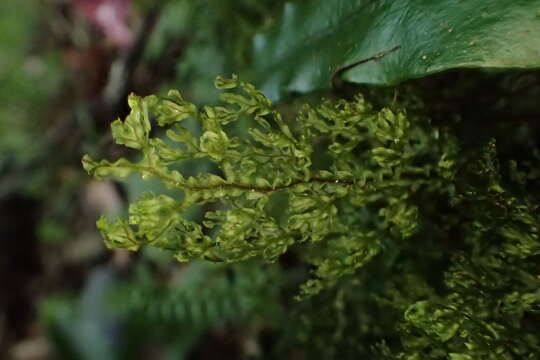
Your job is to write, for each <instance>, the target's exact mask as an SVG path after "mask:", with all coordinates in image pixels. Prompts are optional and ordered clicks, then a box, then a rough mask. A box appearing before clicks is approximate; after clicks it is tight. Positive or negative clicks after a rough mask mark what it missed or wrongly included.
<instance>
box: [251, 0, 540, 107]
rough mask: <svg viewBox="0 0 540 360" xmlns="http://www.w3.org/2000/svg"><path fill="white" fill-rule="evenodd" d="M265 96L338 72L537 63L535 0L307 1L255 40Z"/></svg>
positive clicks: (388, 76)
mask: <svg viewBox="0 0 540 360" xmlns="http://www.w3.org/2000/svg"><path fill="white" fill-rule="evenodd" d="M254 52H255V53H254V59H255V60H254V66H255V71H256V72H257V74H258V75H257V77H258V79H257V80H258V81H257V83H258V86H260V87H262V88H263V90H264V91H265V93H266V94H267V95H269V96H270V97H271V98H279V97H280V96H281V95H282V94H283V93H286V92H290V91H298V92H306V91H311V90H316V89H324V88H328V87H329V86H331V84H332V81H336V80H337V78H338V77H340V78H342V79H344V80H347V81H351V82H355V83H363V84H373V85H394V84H397V83H399V82H401V81H404V80H407V79H411V78H418V77H422V76H426V75H429V74H433V73H436V72H440V71H444V70H448V69H453V68H483V69H510V68H512V69H531V68H539V67H540V0H489V1H486V0H306V1H303V2H296V3H288V4H287V5H286V6H285V8H284V12H283V15H282V18H281V21H280V22H279V23H278V24H276V26H275V27H274V28H273V29H272V30H271V32H269V33H265V34H259V35H257V36H256V37H255V39H254Z"/></svg>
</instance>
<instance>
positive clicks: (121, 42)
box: [71, 0, 133, 48]
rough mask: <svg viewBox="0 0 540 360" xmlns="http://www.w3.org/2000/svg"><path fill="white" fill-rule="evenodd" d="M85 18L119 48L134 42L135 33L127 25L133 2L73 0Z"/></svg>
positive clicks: (123, 0)
mask: <svg viewBox="0 0 540 360" xmlns="http://www.w3.org/2000/svg"><path fill="white" fill-rule="evenodd" d="M71 2H72V3H73V5H74V6H75V8H77V9H78V10H79V11H80V12H81V13H82V14H83V15H84V16H85V17H87V18H88V19H89V20H90V21H92V23H94V24H95V25H96V26H97V27H98V28H100V29H101V31H103V33H104V34H105V36H106V37H107V38H108V39H110V40H111V41H112V42H113V43H115V44H116V45H118V46H119V47H122V48H126V47H129V46H130V45H131V43H132V42H133V31H132V30H131V29H130V27H129V26H128V24H127V18H128V15H129V12H130V8H131V0H71Z"/></svg>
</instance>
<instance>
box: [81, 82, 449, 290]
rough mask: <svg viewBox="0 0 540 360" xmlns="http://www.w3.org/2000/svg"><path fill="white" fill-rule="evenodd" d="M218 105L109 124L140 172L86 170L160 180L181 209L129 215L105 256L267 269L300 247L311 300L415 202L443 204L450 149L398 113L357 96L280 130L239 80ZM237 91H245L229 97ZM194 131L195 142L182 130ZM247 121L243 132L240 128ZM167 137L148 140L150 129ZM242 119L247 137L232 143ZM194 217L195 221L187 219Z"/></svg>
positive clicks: (137, 104) (411, 214) (177, 105)
mask: <svg viewBox="0 0 540 360" xmlns="http://www.w3.org/2000/svg"><path fill="white" fill-rule="evenodd" d="M216 87H218V88H219V89H224V90H227V91H226V92H224V93H222V95H221V97H220V99H221V101H222V102H223V103H224V105H223V106H214V107H204V108H203V109H199V108H197V106H195V105H194V104H191V103H189V102H187V101H185V100H184V99H183V98H182V96H181V95H180V94H179V93H178V92H177V91H171V92H169V94H168V96H166V97H157V96H149V97H145V98H140V97H137V96H135V95H131V96H130V97H129V100H128V102H129V106H130V107H131V114H130V115H129V116H128V117H127V118H126V120H125V121H121V120H116V121H115V122H113V123H112V132H113V136H114V139H115V140H116V142H117V143H118V144H122V145H125V146H127V147H130V148H133V149H137V150H139V151H140V153H141V154H142V157H141V158H140V160H138V161H136V162H132V161H129V160H126V159H120V160H117V161H115V162H109V161H107V160H102V161H95V160H93V159H92V158H90V157H89V156H85V157H84V158H83V165H84V168H85V169H86V170H87V171H88V172H89V173H90V174H92V175H94V176H96V177H98V178H103V177H117V178H118V177H120V178H121V177H126V176H128V175H129V174H131V173H133V172H135V173H139V174H140V175H141V176H142V178H144V179H146V178H158V179H160V180H161V181H162V182H163V183H164V184H165V185H166V186H167V187H168V188H172V189H180V190H181V191H182V192H183V194H184V197H183V198H177V199H175V198H172V197H170V196H166V195H155V194H150V193H149V194H146V195H145V196H143V197H142V198H141V199H140V200H138V201H137V202H135V203H133V204H131V206H130V208H129V217H128V218H127V219H117V220H115V221H113V222H110V221H109V220H107V219H105V218H103V217H102V218H101V219H99V221H98V223H97V225H98V227H99V229H100V230H101V232H102V234H103V236H104V238H105V240H106V243H107V245H108V246H109V247H116V248H124V249H128V250H137V249H139V248H140V247H141V246H146V245H151V246H155V247H159V248H162V249H166V250H169V251H171V252H172V253H174V255H175V257H176V258H177V259H178V260H179V261H188V260H192V259H207V260H211V261H219V262H235V261H241V260H245V259H248V258H254V257H255V258H263V259H265V260H266V261H268V262H273V261H275V260H276V259H277V258H278V257H279V256H280V255H282V254H283V253H285V252H286V251H287V249H288V248H289V247H291V246H302V249H303V250H302V254H303V255H304V257H305V258H306V260H307V261H308V262H309V263H311V264H313V265H315V269H316V270H315V274H314V275H315V276H314V278H313V279H312V280H310V281H309V282H308V283H307V284H305V285H304V287H303V292H304V293H305V294H313V293H317V292H318V291H319V290H320V289H321V288H322V287H324V286H327V285H332V284H334V283H335V282H336V280H337V279H339V278H340V277H342V276H343V275H346V274H351V273H354V272H355V270H356V269H358V268H359V267H361V266H363V265H364V264H366V263H367V262H369V261H370V259H372V258H373V257H374V256H376V255H377V254H379V253H380V252H381V251H383V250H384V248H385V247H386V246H388V244H389V243H392V242H395V241H406V240H405V239H407V238H409V237H410V236H411V235H412V234H414V233H415V231H416V229H417V228H418V225H419V221H420V219H421V216H420V215H419V213H418V207H417V204H416V203H415V197H416V196H417V194H418V193H425V192H427V193H429V192H436V193H451V192H452V191H453V184H452V178H453V176H454V163H455V153H456V146H455V144H454V142H453V140H452V139H451V138H450V137H448V136H446V135H445V134H444V133H440V132H439V131H438V130H437V129H436V128H433V127H430V126H429V124H428V123H427V121H426V120H422V119H414V121H413V120H411V119H410V118H409V117H408V116H407V114H406V113H405V112H393V111H391V110H390V109H382V110H381V111H374V109H373V108H372V107H371V106H370V105H369V104H368V103H366V102H365V101H364V99H363V98H362V97H361V96H357V97H356V98H355V99H354V100H353V101H350V102H347V101H344V100H341V101H338V102H337V103H331V102H329V101H325V102H324V103H323V104H322V105H321V106H320V107H318V108H316V109H313V108H311V107H308V106H305V107H304V108H303V109H302V110H301V111H300V113H299V114H298V116H297V118H296V119H295V120H294V121H289V122H287V121H285V120H284V119H283V118H282V116H281V115H280V113H279V112H277V111H276V110H275V109H274V108H273V106H272V104H271V102H270V101H269V100H268V99H267V98H266V97H265V96H264V95H263V94H262V93H261V92H259V91H258V90H257V89H255V88H254V87H253V86H252V85H250V84H247V83H245V82H241V81H239V80H238V78H236V77H233V78H232V79H223V78H218V79H217V80H216ZM234 90H239V91H234ZM188 118H192V119H196V120H197V121H199V122H200V124H201V126H202V134H201V135H200V136H196V135H195V134H194V133H192V132H190V131H188V129H187V127H186V126H183V122H184V121H186V119H188ZM246 119H247V120H246ZM154 120H155V121H156V122H157V125H158V126H160V127H164V128H166V129H167V130H166V139H163V138H160V137H153V136H151V129H152V128H151V122H152V121H154ZM242 121H244V122H245V121H247V122H248V124H249V130H248V131H247V132H248V137H239V136H235V135H234V131H233V130H234V129H233V127H234V123H235V122H242ZM201 158H205V159H208V160H210V161H211V162H213V163H214V164H215V166H216V171H215V172H214V173H205V174H199V175H196V176H190V177H186V176H184V175H183V174H182V173H180V172H179V171H177V170H175V169H174V165H175V164H177V163H179V162H182V161H185V160H189V159H201ZM194 207H202V209H203V210H204V215H203V218H202V219H201V221H194V220H190V219H188V218H187V217H185V216H184V214H185V213H186V211H188V210H190V209H193V208H194Z"/></svg>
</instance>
